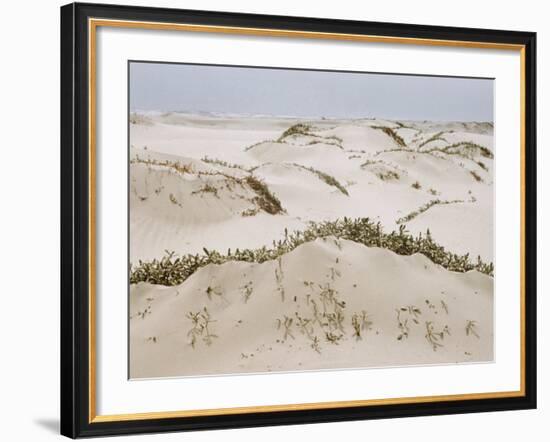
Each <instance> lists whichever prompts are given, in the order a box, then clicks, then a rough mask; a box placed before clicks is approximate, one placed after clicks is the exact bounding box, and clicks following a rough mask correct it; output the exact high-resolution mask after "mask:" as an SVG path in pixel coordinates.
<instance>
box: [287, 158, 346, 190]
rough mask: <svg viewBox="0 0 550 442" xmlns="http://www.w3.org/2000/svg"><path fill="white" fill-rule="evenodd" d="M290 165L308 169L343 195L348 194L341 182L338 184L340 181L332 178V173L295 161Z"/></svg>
mask: <svg viewBox="0 0 550 442" xmlns="http://www.w3.org/2000/svg"><path fill="white" fill-rule="evenodd" d="M292 165H293V166H295V167H299V168H300V169H304V170H308V171H309V172H311V173H314V174H315V175H317V177H318V178H319V179H320V180H321V181H324V182H325V183H326V184H328V185H329V186H332V187H336V188H337V189H338V190H339V191H340V192H342V193H343V194H344V195H346V196H349V193H348V191H347V190H346V188H345V187H344V186H343V185H342V184H340V182H339V181H338V180H337V179H336V178H334V177H333V176H332V175H329V174H328V173H325V172H321V171H320V170H318V169H315V168H313V167H306V166H302V165H301V164H297V163H292Z"/></svg>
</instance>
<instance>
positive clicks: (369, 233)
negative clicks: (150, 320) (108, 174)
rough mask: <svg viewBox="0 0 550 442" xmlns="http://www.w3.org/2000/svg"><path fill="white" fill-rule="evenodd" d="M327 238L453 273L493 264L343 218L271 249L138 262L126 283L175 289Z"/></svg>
mask: <svg viewBox="0 0 550 442" xmlns="http://www.w3.org/2000/svg"><path fill="white" fill-rule="evenodd" d="M328 236H334V237H336V238H339V239H344V240H349V241H354V242H356V243H359V244H363V245H365V246H368V247H380V248H384V249H388V250H391V251H393V252H395V253H397V254H399V255H412V254H414V253H421V254H423V255H424V256H426V257H427V258H428V259H430V260H431V261H432V262H434V263H435V264H438V265H441V266H442V267H444V268H446V269H448V270H450V271H454V272H468V271H470V270H477V271H479V272H481V273H485V274H486V275H490V276H492V275H493V270H494V266H493V263H485V262H483V261H482V260H481V258H480V257H478V258H477V261H476V262H472V261H471V260H470V256H469V254H466V255H457V254H454V253H452V252H449V251H447V250H445V248H444V247H443V246H440V245H439V244H437V243H436V242H435V241H433V239H432V237H431V235H430V232H429V230H428V231H427V233H426V234H425V235H422V234H420V235H418V236H413V235H411V234H410V233H408V232H407V231H406V228H405V226H404V225H401V226H400V227H399V231H397V232H396V231H393V232H391V233H385V232H384V231H383V230H382V227H381V224H380V223H374V222H372V221H370V219H369V218H356V219H350V218H344V219H342V220H336V221H325V222H320V223H315V222H311V223H310V225H309V228H308V229H306V230H304V231H296V232H294V233H292V234H286V235H285V237H284V239H283V240H280V241H274V242H273V247H272V248H267V247H262V248H259V249H243V250H239V249H237V250H236V251H234V252H232V251H231V250H228V251H227V254H225V255H224V254H221V253H219V252H217V251H209V250H207V249H204V254H194V255H191V254H188V255H184V256H181V257H179V256H176V255H175V253H174V252H167V254H166V255H165V256H164V257H163V258H161V259H160V260H158V259H153V260H152V261H148V262H144V261H141V260H140V261H138V264H137V265H136V266H133V265H130V283H131V284H136V283H138V282H148V283H151V284H161V285H168V286H171V285H178V284H181V283H182V282H184V281H185V280H186V279H187V278H188V277H189V276H191V275H192V274H193V273H195V272H196V271H197V270H198V269H199V268H201V267H204V266H206V265H208V264H223V263H225V262H228V261H244V262H256V263H262V262H266V261H270V260H275V259H277V258H279V257H281V256H282V255H284V254H285V253H288V252H290V251H292V250H294V249H295V248H296V247H298V246H300V245H302V244H304V243H306V242H310V241H314V240H315V239H317V238H325V237H328Z"/></svg>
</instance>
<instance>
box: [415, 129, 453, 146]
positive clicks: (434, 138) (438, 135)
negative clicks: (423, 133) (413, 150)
mask: <svg viewBox="0 0 550 442" xmlns="http://www.w3.org/2000/svg"><path fill="white" fill-rule="evenodd" d="M444 133H445V131H442V132H438V133H436V134H435V135H432V136H431V137H430V138H428V139H427V140H426V141H424V142H422V143H421V144H420V146H418V148H419V149H421V148H422V147H424V146H425V145H426V144H429V143H432V142H434V141H443V142H445V143H446V142H447V140H446V139H445V138H443V137H442V135H443V134H444Z"/></svg>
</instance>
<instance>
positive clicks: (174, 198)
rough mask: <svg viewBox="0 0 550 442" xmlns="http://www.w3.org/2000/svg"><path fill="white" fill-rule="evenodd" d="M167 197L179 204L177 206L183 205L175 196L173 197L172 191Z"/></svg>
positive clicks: (173, 202)
mask: <svg viewBox="0 0 550 442" xmlns="http://www.w3.org/2000/svg"><path fill="white" fill-rule="evenodd" d="M168 198H169V199H170V202H171V203H172V204H174V205H176V206H179V207H183V206H182V205H181V203H180V202H179V201H178V200H177V198H176V197H175V195H174V194H173V193H171V194H170V195H168Z"/></svg>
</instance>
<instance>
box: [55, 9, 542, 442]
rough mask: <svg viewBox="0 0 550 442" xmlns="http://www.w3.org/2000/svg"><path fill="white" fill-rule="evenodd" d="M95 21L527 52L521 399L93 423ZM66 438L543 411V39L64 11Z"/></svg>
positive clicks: (235, 16) (302, 21)
mask: <svg viewBox="0 0 550 442" xmlns="http://www.w3.org/2000/svg"><path fill="white" fill-rule="evenodd" d="M90 18H101V19H110V20H113V19H114V20H126V21H142V22H159V23H186V24H197V25H209V26H230V27H239V28H255V29H278V30H290V31H303V32H312V33H334V34H347V35H349V34H353V35H370V36H383V37H397V38H403V39H411V38H412V39H429V40H444V41H454V42H474V43H480V44H486V43H489V44H508V45H520V46H522V47H523V49H522V50H523V51H524V66H523V67H524V170H523V173H524V205H523V208H524V213H523V217H524V225H523V227H524V238H523V241H524V263H523V266H524V272H523V281H522V287H523V290H524V309H523V314H524V317H523V321H524V336H523V338H524V342H523V350H524V351H523V357H524V360H523V364H524V366H523V371H524V385H523V393H524V394H522V395H516V396H514V397H494V398H479V399H467V400H440V401H437V402H410V403H398V404H378V405H368V406H359V407H338V408H322V409H315V410H313V409H310V410H308V409H300V410H287V411H271V412H263V411H260V412H250V413H244V414H224V415H214V416H197V417H163V418H158V417H155V416H152V417H150V418H142V419H137V420H132V419H120V420H110V421H101V420H99V421H95V420H94V419H93V413H91V408H92V407H93V406H94V405H93V403H92V399H91V397H90V385H91V379H90V370H89V367H90V341H91V339H93V336H92V337H90V290H89V287H90V272H89V269H90V256H91V253H93V250H91V249H90V247H91V246H90V240H89V228H90V222H91V220H90V210H89V208H90V204H89V203H90V190H91V189H90V186H89V173H90V157H89V152H88V143H89V139H90V136H91V134H90V128H89V124H88V122H89V116H90V115H89V109H90V107H89V105H90V103H89V78H88V68H89V66H88V63H89V26H88V21H89V19H90ZM60 178H61V434H63V435H65V436H68V437H71V438H77V437H89V436H105V435H117V434H136V433H152V432H168V431H186V430H204V429H221V428H240V427H253V426H267V425H287V424H304V423H315V422H336V421H349V420H362V419H379V418H393V417H406V416H427V415H441V414H456V413H476V412H484V411H499V410H518V409H530V408H536V386H537V380H536V259H537V257H536V34H535V33H532V32H515V31H514V32H513V31H502V30H488V29H468V28H450V27H440V26H423V25H410V24H394V23H378V22H359V21H347V20H329V19H314V18H302V17H284V16H268V15H252V14H241V13H225V12H209V11H194V10H179V9H167V8H149V7H129V6H117V5H96V4H84V3H73V4H69V5H66V6H63V7H62V8H61V177H60Z"/></svg>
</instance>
